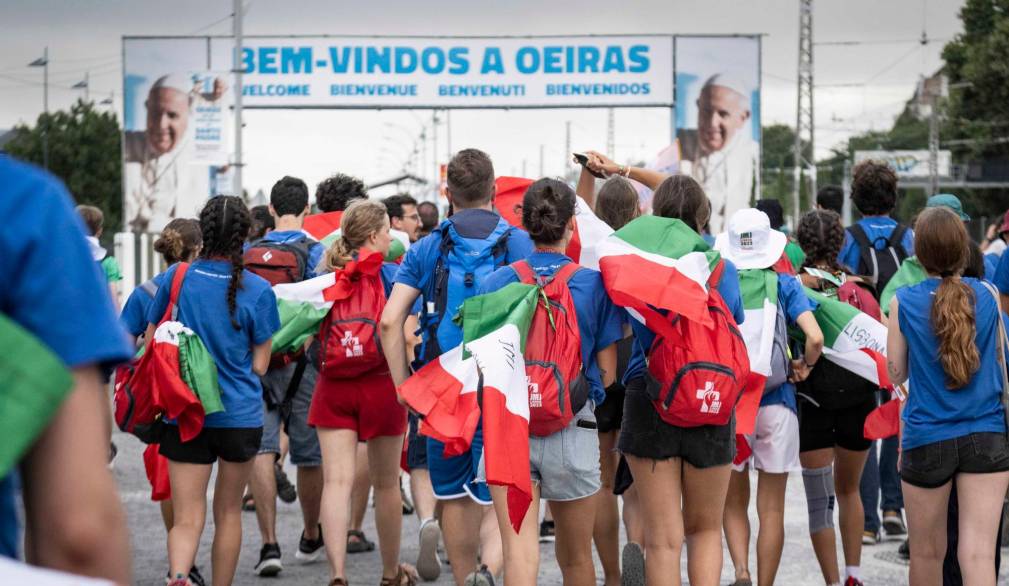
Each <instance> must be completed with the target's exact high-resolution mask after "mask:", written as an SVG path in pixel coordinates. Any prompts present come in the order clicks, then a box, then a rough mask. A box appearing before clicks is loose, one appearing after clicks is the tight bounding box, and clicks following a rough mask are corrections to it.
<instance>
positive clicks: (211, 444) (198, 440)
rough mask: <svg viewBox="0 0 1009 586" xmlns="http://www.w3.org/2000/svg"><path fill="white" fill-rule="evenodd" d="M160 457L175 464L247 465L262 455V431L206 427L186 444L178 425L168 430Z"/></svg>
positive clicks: (246, 428) (163, 440) (163, 437)
mask: <svg viewBox="0 0 1009 586" xmlns="http://www.w3.org/2000/svg"><path fill="white" fill-rule="evenodd" d="M166 427H167V428H168V429H167V430H166V431H165V433H164V435H163V436H162V438H161V448H160V449H159V450H158V451H159V453H160V454H161V455H162V456H164V457H166V458H168V459H169V460H171V461H173V462H183V463H186V464H213V463H214V462H216V461H217V459H218V458H220V459H222V460H224V461H225V462H235V463H241V462H248V461H249V460H251V459H252V458H254V457H255V456H256V454H258V453H259V444H260V441H262V439H263V428H262V427H204V428H203V430H202V431H200V434H199V435H197V436H196V437H194V438H193V439H191V440H189V441H188V442H185V443H183V442H182V440H181V439H180V438H179V428H178V426H176V425H168V426H166Z"/></svg>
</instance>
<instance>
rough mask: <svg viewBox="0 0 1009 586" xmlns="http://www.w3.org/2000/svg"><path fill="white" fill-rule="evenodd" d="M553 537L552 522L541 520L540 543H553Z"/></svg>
mask: <svg viewBox="0 0 1009 586" xmlns="http://www.w3.org/2000/svg"><path fill="white" fill-rule="evenodd" d="M555 535H556V532H555V530H554V522H553V521H547V520H543V521H542V522H541V523H540V543H549V542H551V541H553V540H554V537H555Z"/></svg>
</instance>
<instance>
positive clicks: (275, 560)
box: [256, 543, 284, 578]
mask: <svg viewBox="0 0 1009 586" xmlns="http://www.w3.org/2000/svg"><path fill="white" fill-rule="evenodd" d="M283 569H284V564H282V563H280V546H279V545H277V544H276V543H264V544H263V549H261V550H259V563H258V564H256V575H257V576H260V577H263V578H270V577H273V576H276V575H277V574H279V573H280V571H281V570H283Z"/></svg>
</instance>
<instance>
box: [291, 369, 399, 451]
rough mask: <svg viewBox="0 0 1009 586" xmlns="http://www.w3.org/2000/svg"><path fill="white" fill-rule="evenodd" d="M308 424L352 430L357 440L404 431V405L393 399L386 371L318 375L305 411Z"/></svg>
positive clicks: (392, 386)
mask: <svg viewBox="0 0 1009 586" xmlns="http://www.w3.org/2000/svg"><path fill="white" fill-rule="evenodd" d="M308 424H309V425H312V426H315V427H326V428H330V429H353V430H354V431H356V432H357V439H358V440H360V441H366V440H369V439H371V438H373V437H381V436H396V435H403V434H404V433H406V408H405V407H403V406H402V405H400V404H399V401H397V400H396V387H395V385H393V384H392V377H391V376H389V373H388V371H386V372H383V373H381V374H371V375H365V376H361V377H358V378H354V379H335V378H328V377H326V376H323V375H319V378H318V380H317V381H316V383H315V393H314V395H313V396H312V407H311V408H310V409H309V411H308Z"/></svg>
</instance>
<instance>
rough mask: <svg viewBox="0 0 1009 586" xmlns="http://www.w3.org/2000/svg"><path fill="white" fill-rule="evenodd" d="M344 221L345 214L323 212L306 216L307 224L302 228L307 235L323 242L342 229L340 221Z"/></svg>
mask: <svg viewBox="0 0 1009 586" xmlns="http://www.w3.org/2000/svg"><path fill="white" fill-rule="evenodd" d="M342 219H343V212H342V211H340V212H323V213H321V214H312V215H310V216H305V223H304V224H302V226H301V228H302V231H303V232H305V234H308V235H309V236H311V237H312V238H315V239H316V240H319V241H321V240H322V239H323V238H325V237H326V236H328V235H329V234H332V233H333V231H334V230H339V229H340V220H342Z"/></svg>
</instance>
